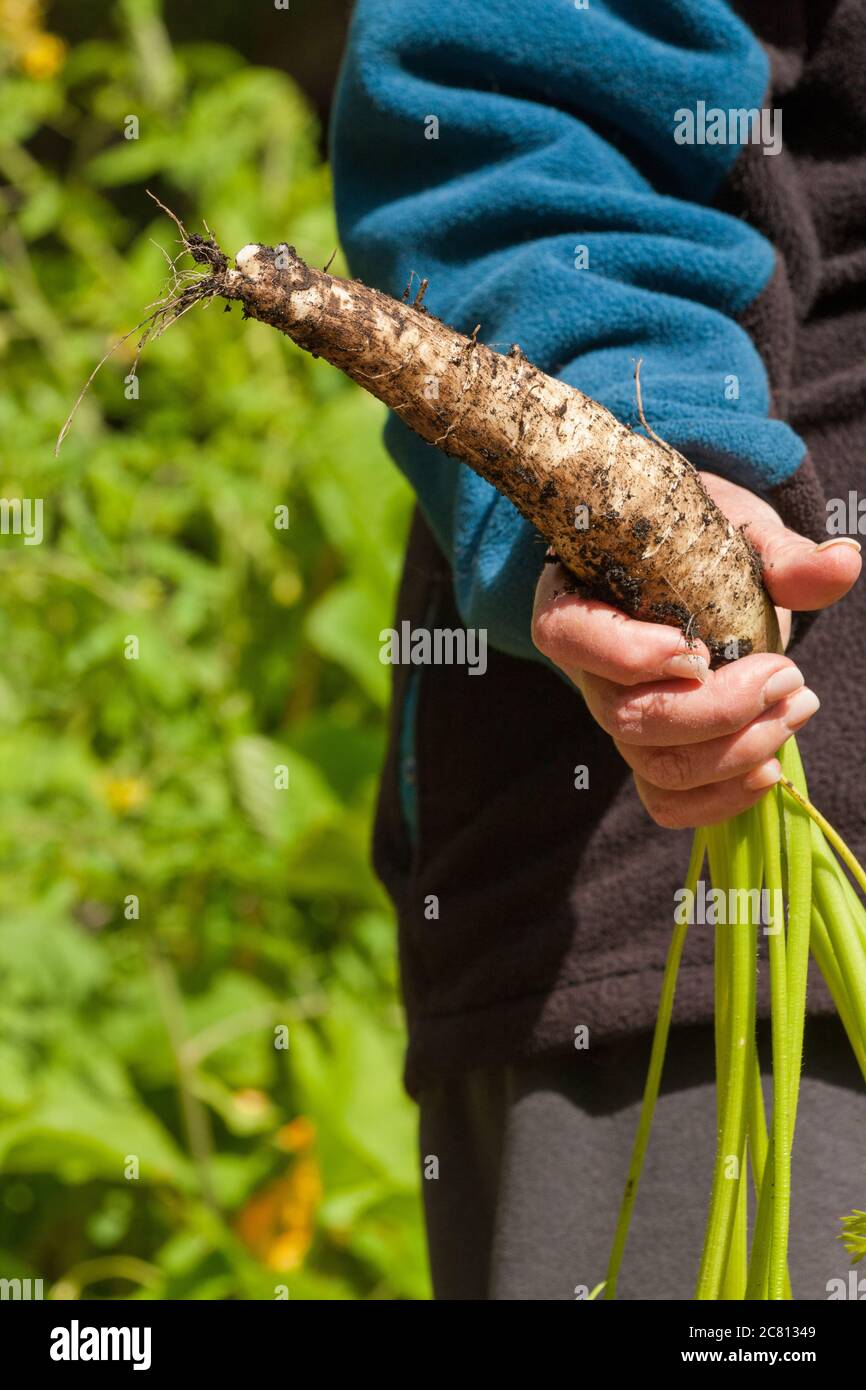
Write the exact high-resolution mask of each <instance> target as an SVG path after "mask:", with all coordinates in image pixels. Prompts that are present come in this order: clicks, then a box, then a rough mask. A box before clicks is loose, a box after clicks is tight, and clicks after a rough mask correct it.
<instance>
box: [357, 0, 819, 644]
mask: <svg viewBox="0 0 866 1390" xmlns="http://www.w3.org/2000/svg"><path fill="white" fill-rule="evenodd" d="M767 80H768V72H767V62H766V58H765V55H764V53H763V50H762V49H761V47H760V46H759V44H758V42H757V40H756V39H755V38H754V37H753V35H752V34H751V33H750V31H749V30H748V29H747V28H746V27H745V26H744V25H743V24H742V23H741V22H740V20H739V19H738V18H737V17H736V16H735V15H734V14H733V12H732V11H731V9H730V7H729V6H728V5H727V4H725V3H723V0H652V3H651V4H650V3H647V0H606V3H605V0H590V3H589V5H588V7H586V8H583V7H581V6H579V5H578V4H576V3H575V0H483V3H479V2H477V0H358V4H357V8H356V12H355V16H354V20H353V24H352V29H351V35H350V40H349V45H348V49H347V53H346V57H345V60H344V65H343V71H342V75H341V80H340V84H339V89H338V96H337V102H336V107H335V115H334V123H333V155H334V172H335V187H336V200H337V213H338V219H339V227H340V235H341V238H342V241H343V244H344V246H345V248H346V252H347V255H348V258H349V262H350V265H351V268H352V272H353V274H355V275H357V276H359V277H360V278H361V279H363V280H364V281H366V282H367V283H368V284H371V285H376V286H378V287H379V288H381V289H383V290H386V291H388V292H389V293H392V294H396V295H398V296H399V295H400V294H401V293H402V291H403V289H404V288H405V286H406V284H407V282H408V281H409V278H410V275H412V274H413V273H414V274H415V275H416V276H426V277H428V278H429V280H430V288H429V290H428V294H427V300H426V303H427V306H428V307H429V308H430V310H431V311H432V312H434V313H436V314H437V315H438V316H439V317H440V318H442V319H444V320H445V321H446V322H447V323H450V324H452V325H453V326H454V327H455V328H458V329H461V330H463V331H467V332H468V331H470V330H471V329H472V328H473V327H474V325H475V324H477V323H480V324H481V325H482V330H481V334H480V336H481V338H482V339H483V340H484V341H485V342H487V343H488V344H489V345H490V346H492V347H496V348H498V349H499V350H501V351H503V352H506V351H507V350H508V348H509V346H510V345H511V343H513V342H518V343H519V344H520V346H521V348H522V349H523V351H524V353H525V354H526V356H527V357H528V358H530V360H531V361H533V362H535V363H536V364H537V365H538V366H540V367H542V368H543V369H544V370H545V371H547V372H550V373H551V374H553V375H556V376H560V377H562V378H563V379H564V380H565V381H568V382H570V383H571V384H572V385H574V386H577V387H579V388H580V389H581V390H582V391H585V392H586V393H587V394H588V395H590V396H593V397H594V398H595V399H596V400H599V401H601V402H602V403H603V404H604V405H606V406H607V407H608V408H609V409H610V410H611V411H613V413H614V414H615V415H616V416H617V417H618V418H619V419H621V420H623V421H631V422H634V419H635V407H634V383H633V373H634V363H635V360H636V359H637V358H638V357H642V358H643V360H644V365H643V367H642V369H641V383H642V388H643V395H644V403H645V406H646V409H647V414H648V417H649V420H650V423H651V424H652V426H653V428H654V429H655V430H656V432H657V433H659V434H661V435H662V436H663V437H664V438H666V439H668V440H669V441H670V442H671V443H672V444H674V445H675V446H676V447H677V448H678V449H680V450H681V451H682V452H683V453H684V454H685V455H686V456H687V457H688V458H690V459H691V460H692V462H693V463H694V464H695V465H696V466H698V467H703V468H711V469H712V470H714V471H715V472H718V473H722V474H724V475H726V476H727V477H730V478H732V479H733V480H735V481H737V482H741V483H743V484H744V485H746V486H748V487H751V488H753V489H754V490H755V491H759V492H760V491H766V490H767V489H768V488H769V487H771V486H773V485H774V484H776V483H778V482H781V481H782V480H783V479H785V478H786V477H789V476H790V475H791V474H792V473H793V472H795V471H796V468H797V467H798V465H799V463H800V461H801V459H802V456H803V453H804V446H803V444H802V442H801V441H800V439H799V438H798V437H797V436H796V435H795V434H794V433H793V432H792V431H791V430H790V429H789V428H788V426H787V425H785V424H784V423H782V422H781V421H778V420H773V419H771V418H769V408H770V396H769V388H768V383H767V377H766V373H765V371H764V366H763V363H762V361H761V358H760V356H759V355H758V353H757V352H756V350H755V348H754V347H753V345H752V342H751V340H750V338H749V336H748V335H747V333H746V332H745V331H744V330H743V329H742V328H741V327H740V326H739V325H738V324H737V322H736V321H735V320H736V317H737V316H738V315H739V314H741V313H742V311H743V310H744V309H745V308H746V307H747V306H748V305H749V304H750V303H751V302H752V301H753V300H754V299H755V298H756V297H757V296H758V295H759V294H760V292H761V290H762V289H763V288H764V286H765V285H766V284H767V281H768V280H769V278H770V275H771V274H772V270H773V264H774V251H773V248H772V246H771V245H770V244H769V242H768V241H767V240H766V239H765V238H763V237H762V236H761V235H760V234H759V233H758V232H757V231H755V230H754V229H753V228H751V227H749V226H747V225H746V224H744V223H742V222H740V221H738V220H737V219H736V218H734V217H731V216H729V215H727V214H725V213H722V212H719V211H717V210H715V209H714V208H712V207H711V206H710V204H711V203H712V201H713V199H714V197H715V194H716V192H717V191H718V188H719V186H720V184H721V182H722V181H723V179H724V178H725V175H726V174H727V172H728V170H729V169H730V167H731V165H732V163H733V162H734V160H735V159H736V158H737V157H738V156H739V154H740V147H739V146H738V145H736V144H711V143H694V144H681V143H678V142H677V141H676V140H675V138H674V133H675V129H676V127H677V124H678V122H681V117H679V116H678V114H677V113H678V112H681V111H682V110H692V111H695V110H696V108H697V103H698V102H699V101H703V102H706V105H707V107H708V108H711V107H719V108H722V109H723V110H725V111H727V110H729V109H739V108H754V107H761V105H762V103H763V102H764V96H765V90H766V87H767ZM768 157H770V156H768ZM386 440H387V443H388V446H389V448H390V450H391V452H392V454H393V456H394V458H395V459H396V461H397V463H398V464H399V466H400V467H401V468H402V469H403V471H404V472H405V474H406V476H407V477H408V479H409V481H410V482H411V484H412V486H413V488H414V489H415V491H416V493H417V495H418V498H419V500H420V503H421V506H422V508H423V510H424V513H425V515H426V517H427V519H428V521H429V523H430V525H431V527H432V529H433V532H434V534H435V535H436V537H437V539H438V541H439V543H440V545H441V547H442V549H443V550H444V552H445V554H446V555H447V556H448V557H449V559H450V562H451V566H452V570H453V574H454V581H455V590H456V597H457V603H458V607H459V609H460V613H461V616H462V618H463V620H464V622H465V623H466V624H467V625H468V626H471V627H482V628H486V629H487V632H488V637H489V640H490V642H491V643H493V644H494V645H496V646H498V647H500V648H502V649H503V650H505V651H507V652H509V653H511V654H512V655H517V656H525V657H533V656H537V653H536V652H535V649H534V648H533V646H532V643H531V640H530V613H531V606H532V595H533V591H534V588H535V583H536V580H537V577H538V573H539V570H540V565H541V559H542V555H543V549H542V548H541V547H540V544H539V538H538V535H537V533H536V532H535V531H534V529H533V528H532V526H531V525H530V524H529V523H528V522H527V521H525V520H524V519H523V518H522V517H521V516H520V514H519V513H518V512H517V511H516V509H515V508H514V507H513V506H512V504H511V503H510V502H508V501H507V500H506V499H505V498H503V497H501V496H500V495H499V494H498V493H497V492H496V491H495V490H494V489H493V488H492V487H491V486H490V484H489V483H486V482H484V481H483V480H482V479H480V478H479V477H477V476H476V475H475V474H474V473H472V472H471V470H470V469H469V468H468V467H466V466H465V465H463V464H460V463H458V462H457V461H455V460H453V459H449V458H447V457H446V456H445V455H443V454H441V453H440V452H439V451H438V450H435V449H433V448H432V447H431V446H429V445H427V444H424V443H423V442H422V441H421V440H419V439H418V438H417V437H416V436H414V435H413V434H411V433H410V432H409V431H408V430H407V429H406V427H405V426H404V425H403V424H402V423H401V422H400V421H399V420H398V419H396V418H395V417H392V418H391V420H390V421H389V424H388V427H387V430H386Z"/></svg>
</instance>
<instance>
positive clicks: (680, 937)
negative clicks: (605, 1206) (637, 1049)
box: [604, 830, 706, 1299]
mask: <svg viewBox="0 0 866 1390" xmlns="http://www.w3.org/2000/svg"><path fill="white" fill-rule="evenodd" d="M705 850H706V832H705V831H703V830H697V831H696V832H695V835H694V839H693V841H692V849H691V854H690V856H689V867H688V871H687V874H686V890H687V892H688V891H690V892H691V899H687V900H690V901H692V902H693V901H694V896H695V892H696V889H697V882H698V875H699V873H700V871H701V866H702V864H703V862H704V853H705ZM688 926H689V924H688V921H686V922H676V923H675V924H674V930H673V934H672V936H671V943H670V946H669V947H668V954H667V960H666V961H665V970H664V975H663V977H662V988H661V996H660V998H659V1007H658V1013H657V1015H656V1024H655V1030H654V1032H653V1041H652V1050H651V1052H650V1061H649V1068H648V1070H647V1079H646V1083H645V1086H644V1094H643V1101H642V1103H641V1112H640V1119H639V1121H638V1127H637V1133H636V1135H635V1139H634V1146H633V1148H632V1155H631V1162H630V1163H629V1168H628V1174H627V1176H626V1182H625V1188H624V1191H623V1195H622V1202H621V1204H620V1209H619V1217H618V1219H617V1223H616V1231H615V1233H614V1239H613V1247H612V1249H611V1252H610V1259H609V1261H608V1267H607V1277H606V1282H605V1290H604V1297H605V1298H606V1299H613V1298H615V1297H616V1285H617V1279H618V1278H619V1271H620V1268H621V1266H622V1258H623V1254H624V1252H625V1245H626V1241H627V1240H628V1232H629V1226H630V1224H631V1215H632V1211H633V1209H634V1202H635V1197H636V1196H637V1189H638V1183H639V1182H640V1176H641V1173H642V1171H643V1164H644V1158H645V1157H646V1151H647V1147H648V1145H649V1140H650V1134H651V1132H652V1123H653V1116H654V1114H655V1107H656V1101H657V1100H658V1095H659V1089H660V1087H661V1079H662V1071H663V1069H664V1061H665V1053H666V1051H667V1044H668V1035H669V1033H670V1024H671V1014H672V1012H673V1005H674V996H675V994H676V988H677V976H678V974H679V968H680V960H681V959H682V954H683V946H684V945H685V939H686V933H687V931H688Z"/></svg>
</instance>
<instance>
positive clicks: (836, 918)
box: [811, 825, 866, 1048]
mask: <svg viewBox="0 0 866 1390" xmlns="http://www.w3.org/2000/svg"><path fill="white" fill-rule="evenodd" d="M811 829H812V872H813V878H814V883H815V902H816V905H817V907H818V910H819V912H820V913H821V916H822V918H823V920H824V925H825V926H826V928H827V934H828V937H829V939H830V943H831V945H832V947H833V954H834V955H835V957H836V960H837V961H838V963H839V970H840V972H841V975H842V979H843V980H844V982H845V988H846V990H847V992H848V1000H849V1002H850V1006H851V1016H852V1019H853V1023H854V1026H855V1028H856V1030H857V1035H858V1037H859V1039H860V1042H861V1044H862V1046H863V1047H864V1048H866V955H864V952H863V947H862V943H861V941H860V934H859V932H858V930H857V926H856V924H855V922H854V921H853V920H852V917H851V914H850V912H849V911H848V901H847V897H846V893H845V887H844V875H843V873H842V870H841V869H840V867H839V865H838V864H837V862H836V860H835V859H834V858H833V855H832V854H831V852H830V850H829V848H828V846H827V845H826V844H825V842H824V839H823V837H822V835H821V832H820V830H818V828H817V825H813V826H812V827H811Z"/></svg>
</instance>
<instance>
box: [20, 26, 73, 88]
mask: <svg viewBox="0 0 866 1390" xmlns="http://www.w3.org/2000/svg"><path fill="white" fill-rule="evenodd" d="M65 57H66V44H65V43H64V42H63V40H62V39H59V38H58V37H57V35H56V34H34V35H33V37H32V38H31V39H30V41H29V43H28V44H27V46H26V48H25V49H24V50H23V52H22V54H21V66H22V68H23V69H24V71H25V72H26V74H27V76H28V77H34V78H35V79H36V80H37V81H38V82H44V81H46V80H47V79H48V78H49V77H53V76H54V75H55V73H57V72H59V71H60V69H61V68H62V67H63V60H64V59H65Z"/></svg>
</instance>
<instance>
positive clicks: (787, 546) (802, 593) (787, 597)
mask: <svg viewBox="0 0 866 1390" xmlns="http://www.w3.org/2000/svg"><path fill="white" fill-rule="evenodd" d="M701 477H702V479H703V482H704V486H705V487H706V489H707V491H708V492H709V494H710V496H711V497H712V499H713V501H714V502H715V503H716V504H717V506H719V507H720V508H721V510H722V511H723V512H724V514H725V516H726V517H727V518H728V519H729V521H732V522H733V524H734V525H735V526H740V527H742V528H743V530H744V531H745V532H746V535H747V536H748V537H749V540H750V541H751V542H752V544H753V545H754V547H755V549H756V550H757V552H758V554H759V556H760V557H761V561H762V563H763V566H764V583H765V584H766V586H767V590H768V592H769V594H770V597H771V598H772V600H773V602H774V603H775V604H777V605H778V607H780V608H789V609H793V610H795V611H799V612H811V611H812V610H813V609H816V608H827V607H829V605H830V604H831V603H836V602H837V601H838V600H839V599H840V598H842V597H843V596H844V595H845V594H847V592H848V590H849V589H850V588H851V586H852V585H853V584H854V583H855V582H856V580H857V578H858V576H859V574H860V544H859V542H858V541H855V540H854V539H853V537H851V536H833V537H832V538H831V539H830V540H827V541H823V542H822V543H821V544H820V545H816V544H815V542H814V541H810V540H809V539H808V538H807V537H806V536H801V535H798V534H797V532H796V531H790V530H789V529H788V527H787V526H786V525H785V524H784V522H783V521H782V518H781V517H780V516H779V514H778V512H776V511H774V510H773V508H772V507H771V506H770V504H769V503H768V502H765V501H764V499H763V498H762V497H756V496H755V494H754V493H753V492H750V491H749V490H748V488H744V487H739V486H738V485H737V484H736V483H732V482H729V481H728V479H726V478H720V477H719V476H718V475H717V474H714V473H702V474H701Z"/></svg>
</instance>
